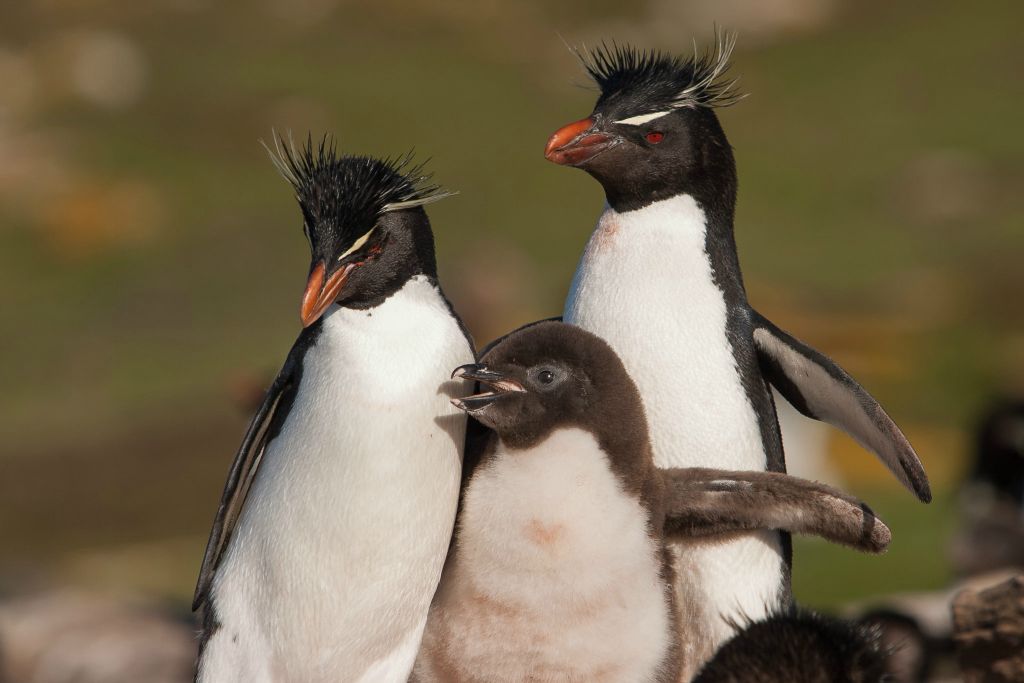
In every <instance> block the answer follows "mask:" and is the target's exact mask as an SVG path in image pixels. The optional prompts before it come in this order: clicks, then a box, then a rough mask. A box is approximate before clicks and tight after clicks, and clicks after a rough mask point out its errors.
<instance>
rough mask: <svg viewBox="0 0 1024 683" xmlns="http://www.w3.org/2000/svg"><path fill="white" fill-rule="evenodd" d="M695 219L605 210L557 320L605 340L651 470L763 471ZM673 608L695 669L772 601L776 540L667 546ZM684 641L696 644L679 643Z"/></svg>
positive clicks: (755, 428)
mask: <svg viewBox="0 0 1024 683" xmlns="http://www.w3.org/2000/svg"><path fill="white" fill-rule="evenodd" d="M706 232H707V224H706V220H705V215H704V212H703V211H702V210H701V208H700V207H699V206H698V205H697V203H696V201H695V200H694V199H693V198H692V197H690V196H688V195H678V196H676V197H672V198H670V199H666V200H663V201H660V202H656V203H654V204H652V205H650V206H648V207H645V208H643V209H640V210H637V211H629V212H626V213H621V214H620V213H618V212H616V211H614V210H613V209H611V208H606V210H605V211H604V213H603V214H602V215H601V218H600V219H599V221H598V224H597V228H596V229H595V230H594V233H593V235H592V236H591V238H590V241H589V243H588V244H587V248H586V251H585V252H584V254H583V257H582V259H581V260H580V264H579V267H578V268H577V270H576V274H575V276H574V278H573V284H572V288H571V291H570V293H569V297H568V300H567V301H566V305H565V313H564V319H565V322H568V323H572V324H574V325H578V326H580V327H582V328H584V329H586V330H589V331H590V332H593V333H594V334H597V335H598V336H599V337H602V338H604V339H605V341H607V342H608V343H609V344H610V345H611V347H612V348H613V349H615V351H616V353H618V354H619V357H620V358H621V359H622V362H623V364H624V365H625V366H626V370H628V371H629V374H630V375H631V376H632V378H633V380H634V381H635V382H636V385H637V388H638V389H639V390H640V396H641V399H642V401H643V404H644V410H645V412H646V414H647V420H648V423H649V426H650V435H651V444H652V446H653V450H654V460H655V463H656V464H657V465H658V466H659V467H718V468H723V469H737V470H764V469H765V468H766V456H765V452H764V446H763V443H762V440H761V433H760V428H759V425H758V420H757V415H756V414H755V412H754V408H753V406H752V405H751V403H750V401H749V399H748V398H747V395H746V392H745V390H744V388H743V384H742V381H741V378H740V374H739V369H738V366H737V363H736V360H735V358H734V355H733V349H732V347H731V345H730V343H729V338H728V336H727V328H726V321H727V311H726V303H725V298H724V295H723V292H722V290H721V289H720V288H719V287H718V285H717V284H716V283H715V281H714V273H713V271H712V267H711V261H710V258H709V256H708V253H707V250H706V245H705V238H706ZM673 552H674V553H675V554H676V556H677V557H679V558H681V561H677V563H676V573H677V581H678V584H677V585H678V586H679V600H680V606H681V609H682V610H683V612H684V614H686V613H687V612H686V610H688V609H690V610H695V614H697V615H700V616H696V617H693V618H692V619H693V620H695V621H698V622H699V621H702V620H703V622H704V625H700V626H698V627H697V628H694V629H689V630H688V629H685V628H684V629H683V637H684V643H683V649H684V652H683V655H684V658H685V659H687V660H688V661H689V662H691V663H693V662H697V663H699V662H700V660H701V658H702V657H703V656H704V655H705V654H707V653H706V652H704V651H702V650H703V649H707V648H711V647H714V646H715V645H716V644H718V643H720V642H721V641H722V640H724V639H725V638H727V637H728V636H729V635H730V634H731V632H732V631H731V628H730V627H729V626H728V624H727V622H726V619H728V618H733V619H736V620H738V621H742V620H743V619H745V618H747V617H750V618H758V617H760V616H763V615H764V614H766V611H767V610H769V609H771V607H772V606H773V605H775V604H776V603H777V601H778V597H779V588H780V585H781V584H782V581H783V578H782V556H781V551H780V546H779V541H778V536H777V534H774V533H770V532H759V533H752V534H746V535H743V536H740V537H738V538H736V539H735V540H732V541H730V542H728V543H717V544H711V545H705V544H703V543H700V542H698V543H696V544H690V543H678V542H677V543H674V544H673ZM688 634H695V635H698V636H700V637H702V638H703V639H705V642H704V643H703V644H700V645H698V644H696V643H695V641H692V640H691V641H686V638H688V637H689V635H688Z"/></svg>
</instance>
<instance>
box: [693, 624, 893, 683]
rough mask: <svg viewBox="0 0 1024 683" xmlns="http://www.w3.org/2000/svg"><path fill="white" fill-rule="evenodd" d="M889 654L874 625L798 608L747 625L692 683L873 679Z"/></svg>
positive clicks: (861, 682)
mask: <svg viewBox="0 0 1024 683" xmlns="http://www.w3.org/2000/svg"><path fill="white" fill-rule="evenodd" d="M888 658H889V655H888V653H887V652H886V651H885V649H884V648H883V647H882V645H881V642H880V639H879V636H878V632H877V630H875V629H870V628H866V627H864V626H859V625H856V624H852V623H849V622H846V621H842V620H840V619H835V618H833V617H827V616H824V615H821V614H817V613H814V612H810V611H807V610H797V611H796V612H794V613H793V614H783V615H774V616H771V617H769V618H768V619H766V620H764V621H759V622H755V623H750V624H747V626H746V627H745V628H743V629H742V630H741V631H740V632H739V633H737V634H736V635H735V636H734V637H733V638H732V639H731V640H729V641H727V642H726V643H725V644H724V645H723V646H722V647H721V648H720V649H719V650H718V652H716V653H715V655H714V656H713V657H712V658H711V659H710V660H709V661H708V663H707V664H705V665H704V668H703V669H701V671H700V673H699V674H697V677H696V678H695V679H694V680H693V683H878V682H879V681H883V680H891V678H890V677H889V676H890V672H889V667H888Z"/></svg>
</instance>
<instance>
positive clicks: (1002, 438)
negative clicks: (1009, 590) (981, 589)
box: [950, 398, 1024, 576]
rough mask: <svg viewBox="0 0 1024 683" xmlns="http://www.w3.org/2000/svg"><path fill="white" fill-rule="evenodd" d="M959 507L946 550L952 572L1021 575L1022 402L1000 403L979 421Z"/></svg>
mask: <svg viewBox="0 0 1024 683" xmlns="http://www.w3.org/2000/svg"><path fill="white" fill-rule="evenodd" d="M960 501H961V510H960V511H961V518H960V529H959V530H958V531H957V533H956V534H955V535H954V537H953V540H952V542H951V544H950V546H951V547H950V550H951V553H950V554H951V555H952V560H953V565H954V567H955V569H956V570H957V572H958V573H959V574H961V575H964V576H973V575H976V574H981V573H983V572H990V571H995V570H999V569H1004V568H1018V569H1024V400H1021V399H1019V398H1018V399H1013V398H1001V399H999V400H997V401H994V402H993V404H992V405H991V406H989V407H988V408H987V409H986V410H985V412H984V413H983V414H982V415H981V417H980V419H979V420H978V423H977V426H976V427H975V436H974V457H973V463H972V464H971V466H970V470H969V472H968V475H967V478H966V480H965V481H964V482H963V484H962V485H961V489H960Z"/></svg>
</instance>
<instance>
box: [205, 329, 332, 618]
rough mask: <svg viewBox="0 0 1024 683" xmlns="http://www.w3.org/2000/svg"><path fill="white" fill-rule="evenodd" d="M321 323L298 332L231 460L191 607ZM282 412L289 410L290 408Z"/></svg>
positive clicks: (207, 589) (215, 560) (218, 554)
mask: <svg viewBox="0 0 1024 683" xmlns="http://www.w3.org/2000/svg"><path fill="white" fill-rule="evenodd" d="M319 327H320V326H319V325H313V326H312V327H310V328H307V329H306V330H303V332H302V334H301V335H299V339H298V341H296V342H295V345H294V346H293V347H292V350H291V351H290V352H289V353H288V358H287V359H286V360H285V362H284V367H283V368H281V372H280V373H279V374H278V375H277V377H276V378H275V379H274V382H273V384H271V385H270V388H269V389H267V395H266V397H264V399H263V403H262V404H261V405H260V407H259V409H258V410H257V411H256V414H255V415H254V416H253V418H252V421H251V422H250V423H249V428H248V429H247V430H246V432H245V436H244V437H243V438H242V445H241V446H239V448H238V453H237V454H236V455H235V460H234V462H232V463H231V470H230V471H229V472H228V479H227V482H226V483H225V484H224V493H223V494H221V498H220V505H219V506H218V507H217V516H216V517H215V518H214V520H213V529H212V530H211V531H210V540H209V541H207V542H206V552H205V553H204V555H203V566H202V567H201V568H200V569H199V580H198V581H197V582H196V592H195V595H194V596H193V597H192V611H195V610H197V609H199V607H200V606H201V605H202V604H203V603H204V602H206V599H207V597H209V592H210V584H211V583H212V582H213V575H214V572H215V571H216V569H217V565H218V564H219V563H220V558H221V556H222V555H223V554H224V549H225V548H226V547H227V544H228V541H229V540H230V539H231V532H232V531H233V529H234V526H235V522H236V521H238V516H239V514H240V513H241V511H242V506H243V505H244V504H245V498H246V496H247V495H248V494H249V488H250V486H251V485H252V481H253V478H254V477H255V476H256V470H257V468H258V467H259V464H260V460H261V459H262V457H263V450H264V448H265V447H266V445H267V442H269V441H270V439H271V438H272V437H273V436H274V435H276V433H277V431H278V430H279V429H280V420H275V417H276V416H277V415H279V414H281V413H282V411H281V410H279V409H280V408H281V406H282V404H285V403H288V404H290V403H291V401H292V400H293V399H294V398H295V390H296V388H297V386H298V380H299V376H300V374H301V358H302V356H303V354H305V352H306V349H308V348H309V346H310V344H311V343H312V341H313V339H314V338H315V334H316V332H315V330H319ZM283 412H284V413H287V410H285V411H283Z"/></svg>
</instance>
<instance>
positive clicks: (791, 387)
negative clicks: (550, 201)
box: [545, 35, 931, 662]
mask: <svg viewBox="0 0 1024 683" xmlns="http://www.w3.org/2000/svg"><path fill="white" fill-rule="evenodd" d="M733 44H734V41H733V40H732V39H730V38H727V37H723V36H721V35H720V36H719V39H718V43H717V46H716V48H715V50H713V51H711V52H708V53H706V54H704V55H703V56H700V55H696V54H695V55H694V56H693V57H692V58H685V57H674V56H671V55H667V54H663V53H660V52H646V51H641V50H637V49H635V48H632V47H628V46H612V47H608V46H602V47H599V48H597V49H596V50H594V51H593V52H591V53H590V54H587V55H582V60H583V62H584V65H585V67H586V69H587V71H588V72H589V74H590V76H591V77H592V78H593V80H594V81H595V83H596V84H597V85H598V87H599V88H600V95H599V96H598V99H597V104H596V105H595V107H594V110H593V112H592V113H591V114H590V116H588V117H587V118H585V119H582V120H580V121H577V122H575V123H571V124H569V125H567V126H565V127H563V128H561V129H560V130H558V131H557V132H556V133H555V134H554V135H552V136H551V139H550V140H549V141H548V144H547V148H546V150H545V155H546V157H547V158H548V159H549V160H551V161H553V162H555V163H557V164H562V165H567V166H575V167H577V168H580V169H583V170H584V171H586V172H587V173H589V174H590V175H591V176H593V177H594V178H595V179H597V180H598V182H600V183H601V185H602V187H603V188H604V191H605V197H606V200H607V204H606V206H605V208H604V211H603V213H602V214H601V217H600V219H599V220H598V223H597V227H596V229H595V230H594V232H593V234H592V236H591V238H590V241H589V243H588V244H587V247H586V250H585V252H584V254H583V257H582V259H581V261H580V263H579V266H578V268H577V270H576V274H575V276H574V279H573V283H572V287H571V290H570V292H569V296H568V299H567V301H566V304H565V311H564V316H563V318H564V320H565V321H566V322H569V323H573V324H575V325H579V326H580V327H583V328H584V329H587V330H589V331H591V332H594V333H596V334H597V335H599V336H600V337H602V338H603V339H605V340H606V341H607V342H608V343H609V344H611V346H612V348H614V349H615V351H616V352H617V353H618V354H619V356H620V357H621V358H622V361H623V362H624V363H625V365H626V369H627V370H628V371H629V373H630V375H631V376H632V378H633V379H634V381H635V382H636V383H637V385H638V386H639V388H640V391H641V394H642V395H643V399H644V407H645V408H646V410H647V415H648V417H649V419H650V423H651V442H652V445H653V448H654V459H655V463H656V464H657V465H658V466H659V467H694V466H715V467H724V468H729V469H741V470H765V469H768V470H771V471H777V472H782V471H785V462H784V458H783V449H782V441H781V438H780V435H779V427H778V420H777V417H776V413H775V406H774V403H773V401H772V397H771V392H770V390H769V384H771V385H774V386H775V387H776V388H777V389H778V390H779V391H780V392H781V393H782V394H783V395H784V396H785V397H786V398H787V399H788V400H789V401H790V402H791V403H792V404H793V405H794V406H795V407H796V408H798V409H799V410H800V411H801V412H802V413H803V414H805V415H807V416H809V417H813V418H816V419H819V420H824V421H827V422H829V423H831V424H833V425H836V426H838V427H840V428H842V429H844V430H846V431H847V432H848V433H849V434H850V435H851V436H853V438H854V439H856V440H857V441H858V442H859V443H860V444H862V445H863V446H864V447H866V448H868V449H870V450H872V451H874V452H875V453H876V454H877V455H878V456H879V457H880V458H881V460H882V461H883V462H884V463H885V464H886V465H887V466H888V467H889V469H890V470H892V472H893V473H894V474H895V475H896V477H897V478H898V479H899V480H900V481H901V482H902V483H903V484H904V485H906V486H907V487H908V488H910V489H911V490H912V491H914V492H915V493H916V494H917V496H918V497H919V498H920V499H921V500H924V501H928V500H930V498H931V493H930V489H929V485H928V479H927V477H926V475H925V472H924V469H923V468H922V466H921V463H920V462H919V461H918V458H917V455H916V454H915V453H914V450H913V448H912V447H911V446H910V444H909V443H908V441H907V439H906V438H905V437H904V436H903V434H902V432H900V430H899V429H898V428H897V426H896V425H895V424H894V423H893V421H892V420H891V419H890V418H889V416H888V415H886V413H885V411H884V410H883V409H882V408H881V406H879V404H878V403H877V402H876V401H875V399H874V398H872V397H871V396H870V395H869V394H868V393H867V392H866V391H865V390H864V389H863V388H862V387H861V386H860V385H859V384H857V382H855V381H854V380H853V379H852V378H851V377H850V376H849V375H848V374H847V373H846V372H845V371H844V370H843V369H842V368H840V367H839V366H838V365H836V364H835V363H834V362H833V361H832V360H830V359H829V358H827V357H825V356H823V355H822V354H820V353H818V352H817V351H815V350H814V349H812V348H810V347H808V346H806V345H805V344H803V343H801V342H799V341H797V340H796V339H794V338H793V337H791V336H790V335H788V334H787V333H785V332H784V331H782V330H780V329H779V328H778V327H776V326H775V325H773V324H772V323H771V322H770V321H768V320H766V319H765V318H764V317H763V316H761V315H759V314H758V313H757V311H755V310H754V309H753V308H751V306H750V304H749V303H748V302H747V298H746V293H745V291H744V287H743V279H742V277H741V274H740V267H739V261H738V258H737V254H736V245H735V240H734V237H733V217H734V212H735V203H736V165H735V162H734V160H733V155H732V150H731V148H730V146H729V141H728V140H727V139H726V136H725V133H724V131H723V130H722V127H721V125H720V124H719V122H718V118H717V116H716V114H715V108H716V107H719V106H725V105H728V104H731V103H732V102H735V101H736V99H738V96H737V94H736V91H735V88H734V81H732V80H729V79H727V78H726V76H725V74H726V71H727V70H728V68H729V56H730V53H731V51H732V48H733ZM780 163H785V161H784V160H780ZM684 546H685V549H684ZM675 552H677V553H679V554H685V555H686V558H687V559H686V562H687V564H688V565H692V566H693V567H694V571H689V572H682V571H680V572H679V581H680V584H679V590H680V600H681V602H684V603H687V604H692V605H698V606H701V607H700V609H701V610H702V613H695V614H694V615H693V623H694V624H700V627H699V628H695V630H696V631H698V632H700V633H702V634H704V636H705V640H704V642H697V641H695V642H694V643H693V644H692V645H693V647H695V648H696V650H695V651H694V652H692V653H690V654H691V655H692V657H691V659H692V661H697V662H699V661H702V660H703V659H704V658H705V657H707V656H708V655H710V653H711V652H713V651H714V649H715V648H716V647H717V646H718V645H719V644H720V643H721V642H722V641H723V640H724V639H726V638H727V637H729V635H730V634H731V633H732V629H731V628H730V626H729V621H730V620H735V619H738V618H740V617H742V616H750V617H752V618H761V617H764V616H767V615H768V614H770V613H771V612H773V611H774V610H776V609H780V608H784V607H786V606H787V605H789V604H790V601H791V592H790V587H789V565H790V559H791V558H790V556H791V549H790V543H789V539H788V537H787V536H786V535H785V534H779V533H776V532H756V533H749V534H743V535H739V536H737V537H735V538H734V539H732V540H730V541H729V542H716V543H713V544H706V543H704V542H701V541H697V542H693V541H681V542H680V545H679V547H677V548H676V551H675Z"/></svg>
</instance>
